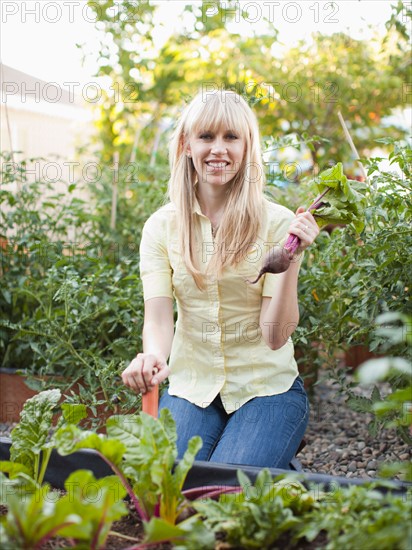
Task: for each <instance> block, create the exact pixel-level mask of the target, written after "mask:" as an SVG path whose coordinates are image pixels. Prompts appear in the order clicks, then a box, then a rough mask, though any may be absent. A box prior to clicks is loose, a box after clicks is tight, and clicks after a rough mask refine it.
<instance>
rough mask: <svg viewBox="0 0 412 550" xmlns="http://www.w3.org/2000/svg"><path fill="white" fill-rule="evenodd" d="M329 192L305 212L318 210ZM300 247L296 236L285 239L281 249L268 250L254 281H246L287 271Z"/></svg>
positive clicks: (255, 281) (322, 195)
mask: <svg viewBox="0 0 412 550" xmlns="http://www.w3.org/2000/svg"><path fill="white" fill-rule="evenodd" d="M329 190H330V187H328V188H327V189H326V190H325V191H323V193H321V194H320V195H319V196H318V197H316V199H315V200H314V201H313V202H312V204H311V205H310V206H309V208H308V209H307V212H309V211H310V210H316V209H317V208H320V207H321V206H323V204H324V203H323V202H322V198H323V197H324V196H325V195H326V193H327V192H328V191H329ZM299 245H300V239H299V237H297V236H296V235H292V234H291V235H289V237H288V238H287V240H286V242H285V244H284V246H283V248H279V247H274V248H271V249H270V250H269V252H268V253H267V254H266V256H265V260H264V262H263V267H262V269H261V270H260V271H259V275H258V276H257V278H256V279H255V280H254V281H248V282H249V283H250V284H251V285H253V284H255V283H257V282H258V280H259V279H260V278H261V277H262V275H264V274H265V273H283V272H285V271H287V269H288V268H289V266H290V262H291V259H292V258H293V254H294V253H295V252H296V250H297V249H298V248H299Z"/></svg>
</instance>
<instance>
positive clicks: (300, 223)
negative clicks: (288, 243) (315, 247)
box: [288, 206, 319, 256]
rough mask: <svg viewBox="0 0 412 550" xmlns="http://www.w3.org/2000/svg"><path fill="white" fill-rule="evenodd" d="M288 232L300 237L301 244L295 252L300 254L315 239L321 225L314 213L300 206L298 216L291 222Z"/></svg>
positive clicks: (297, 211) (296, 254)
mask: <svg viewBox="0 0 412 550" xmlns="http://www.w3.org/2000/svg"><path fill="white" fill-rule="evenodd" d="M288 232H289V233H290V234H292V235H296V237H299V239H300V245H299V247H298V249H297V251H296V252H295V256H298V255H299V254H300V253H302V252H303V251H304V250H305V249H306V248H308V246H310V245H311V244H312V243H313V242H314V241H315V239H316V237H317V236H318V235H319V226H318V224H317V223H316V220H315V218H314V217H313V216H312V214H311V213H310V212H308V211H307V210H305V208H304V207H303V206H299V208H298V209H297V210H296V218H295V219H294V220H293V222H292V223H291V224H290V226H289V229H288Z"/></svg>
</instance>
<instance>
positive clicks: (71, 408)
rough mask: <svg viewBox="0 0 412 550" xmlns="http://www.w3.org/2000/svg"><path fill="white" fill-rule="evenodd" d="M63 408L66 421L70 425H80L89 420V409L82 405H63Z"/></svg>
mask: <svg viewBox="0 0 412 550" xmlns="http://www.w3.org/2000/svg"><path fill="white" fill-rule="evenodd" d="M61 408H62V415H63V418H64V420H65V421H66V422H69V423H70V424H78V423H79V422H80V420H83V418H87V408H86V405H84V404H82V403H62V406H61Z"/></svg>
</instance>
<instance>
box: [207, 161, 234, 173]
mask: <svg viewBox="0 0 412 550" xmlns="http://www.w3.org/2000/svg"><path fill="white" fill-rule="evenodd" d="M206 165H207V166H208V167H209V168H211V170H208V172H215V171H217V170H224V169H225V168H226V166H228V165H229V163H228V162H227V161H226V160H220V161H216V160H210V161H206Z"/></svg>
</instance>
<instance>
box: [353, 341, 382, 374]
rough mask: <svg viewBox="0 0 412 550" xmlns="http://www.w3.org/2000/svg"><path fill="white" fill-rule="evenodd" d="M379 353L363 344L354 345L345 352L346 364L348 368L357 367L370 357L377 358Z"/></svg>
mask: <svg viewBox="0 0 412 550" xmlns="http://www.w3.org/2000/svg"><path fill="white" fill-rule="evenodd" d="M377 357H378V355H376V353H372V352H371V351H369V348H368V347H367V346H364V345H363V344H361V345H358V346H352V347H351V348H349V349H348V350H347V351H346V352H345V365H346V366H347V367H348V368H352V369H356V368H358V367H359V365H361V364H362V363H364V362H365V361H367V360H368V359H376V358H377Z"/></svg>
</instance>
